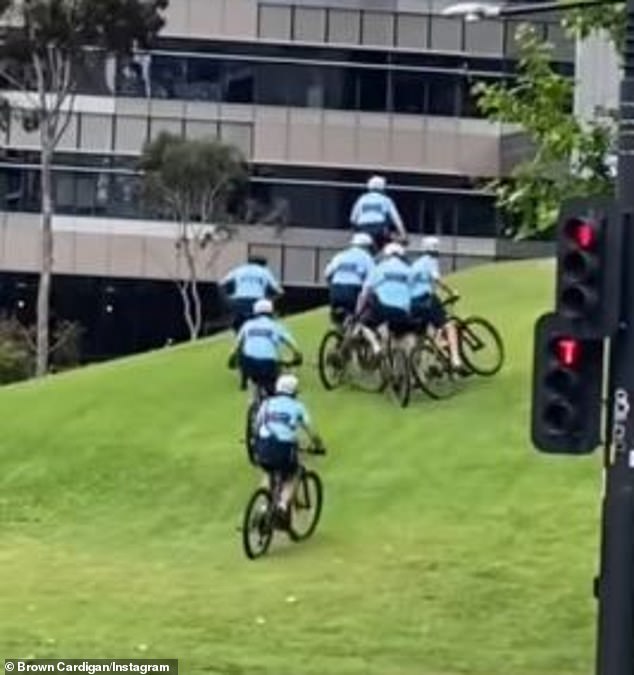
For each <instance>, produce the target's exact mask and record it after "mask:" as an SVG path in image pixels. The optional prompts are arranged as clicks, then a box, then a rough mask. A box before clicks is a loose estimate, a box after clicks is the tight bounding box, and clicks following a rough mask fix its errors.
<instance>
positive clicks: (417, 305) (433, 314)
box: [412, 294, 447, 328]
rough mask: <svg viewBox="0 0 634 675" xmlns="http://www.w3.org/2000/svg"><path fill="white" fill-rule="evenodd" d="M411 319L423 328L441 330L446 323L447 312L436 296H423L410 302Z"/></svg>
mask: <svg viewBox="0 0 634 675" xmlns="http://www.w3.org/2000/svg"><path fill="white" fill-rule="evenodd" d="M412 318H413V319H414V321H415V322H416V324H417V325H418V326H421V327H423V328H424V327H427V326H430V325H431V326H433V327H434V328H442V327H443V326H444V325H445V324H446V323H447V312H446V311H445V308H444V307H443V305H442V303H441V302H440V300H439V298H438V296H437V295H434V294H431V295H425V296H423V297H421V298H415V299H414V300H413V301H412Z"/></svg>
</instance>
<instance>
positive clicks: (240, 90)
mask: <svg viewBox="0 0 634 675" xmlns="http://www.w3.org/2000/svg"><path fill="white" fill-rule="evenodd" d="M253 70H254V69H253V64H252V63H249V62H248V61H228V62H226V63H225V64H224V67H223V72H222V87H223V96H222V100H223V101H225V102H226V103H253V95H254V76H253Z"/></svg>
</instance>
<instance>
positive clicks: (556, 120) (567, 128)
mask: <svg viewBox="0 0 634 675" xmlns="http://www.w3.org/2000/svg"><path fill="white" fill-rule="evenodd" d="M517 41H518V44H519V50H520V51H519V53H520V58H519V61H518V67H517V76H516V78H515V80H514V81H513V82H511V83H510V84H508V83H495V84H487V83H483V82H480V83H478V84H476V85H475V87H474V93H475V94H476V96H477V101H478V107H479V109H480V110H481V111H482V112H483V113H484V115H485V116H486V117H487V118H488V119H490V120H492V121H495V122H501V123H504V124H509V125H514V126H517V127H519V128H520V129H521V130H522V131H523V132H524V134H525V135H526V137H527V140H528V141H529V143H530V145H531V146H532V148H533V155H532V157H531V158H530V159H527V160H525V161H523V162H521V163H520V164H518V165H517V166H515V168H514V169H513V170H512V172H511V174H510V176H508V178H506V179H503V180H500V181H495V182H493V183H491V184H490V187H491V188H492V189H493V190H494V191H495V193H496V196H497V204H498V206H499V207H500V208H501V209H502V210H503V211H504V212H505V214H506V215H507V216H508V220H510V222H511V230H512V231H513V232H514V233H515V234H516V235H517V236H530V235H533V234H537V233H540V232H544V231H547V230H549V229H551V228H552V227H553V226H554V224H555V222H556V220H557V216H558V213H559V207H560V205H561V203H562V202H563V201H565V200H566V199H569V198H572V197H582V196H591V195H599V194H609V193H610V192H611V191H612V187H613V186H612V181H611V178H610V176H609V175H608V172H607V170H606V166H605V159H606V155H607V153H608V150H609V148H610V145H611V142H612V138H613V135H614V129H613V125H612V124H611V123H610V121H603V122H602V121H599V120H595V121H593V122H591V123H589V124H584V123H582V122H581V121H580V120H577V119H576V118H575V117H574V115H573V114H572V107H573V95H574V82H573V81H572V80H571V79H570V78H568V77H565V76H564V75H561V74H559V73H557V72H556V71H555V70H554V69H553V67H552V60H553V48H552V46H551V45H549V44H548V43H545V42H543V41H542V40H541V39H540V38H539V37H538V35H537V34H536V32H535V30H534V28H532V27H531V26H529V25H523V26H521V27H520V28H519V29H518V33H517Z"/></svg>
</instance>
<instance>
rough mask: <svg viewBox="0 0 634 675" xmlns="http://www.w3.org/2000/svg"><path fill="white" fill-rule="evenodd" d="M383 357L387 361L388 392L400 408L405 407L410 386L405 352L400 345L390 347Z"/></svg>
mask: <svg viewBox="0 0 634 675" xmlns="http://www.w3.org/2000/svg"><path fill="white" fill-rule="evenodd" d="M385 358H386V360H387V362H388V366H387V370H388V372H389V390H390V394H391V395H392V398H393V399H394V401H395V402H396V403H397V404H398V405H399V406H400V407H401V408H407V406H408V405H409V400H410V396H411V387H412V383H411V380H410V363H409V360H408V358H407V354H406V353H405V351H404V350H403V349H402V348H401V347H391V348H390V349H389V351H388V354H387V355H386V357H385Z"/></svg>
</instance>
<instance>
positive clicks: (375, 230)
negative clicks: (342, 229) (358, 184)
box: [350, 176, 407, 252]
mask: <svg viewBox="0 0 634 675" xmlns="http://www.w3.org/2000/svg"><path fill="white" fill-rule="evenodd" d="M386 187H387V182H386V180H385V178H383V176H372V177H371V178H370V179H369V180H368V183H367V191H366V192H365V193H364V194H362V195H361V196H360V197H359V198H358V199H357V201H356V202H355V204H354V206H353V208H352V213H351V214H350V222H351V224H352V226H353V227H354V229H355V230H356V231H357V232H365V233H366V234H369V235H370V236H371V237H372V239H373V241H374V245H375V248H376V251H377V252H379V251H381V249H382V248H383V247H384V246H385V245H386V244H387V243H388V242H389V241H390V240H391V238H392V235H393V234H396V236H397V238H398V239H400V240H402V241H405V240H406V239H407V232H406V231H405V226H404V225H403V220H402V218H401V215H400V214H399V212H398V209H397V208H396V205H395V204H394V201H393V200H392V199H391V198H390V197H388V196H387V195H386V194H385V189H386Z"/></svg>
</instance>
